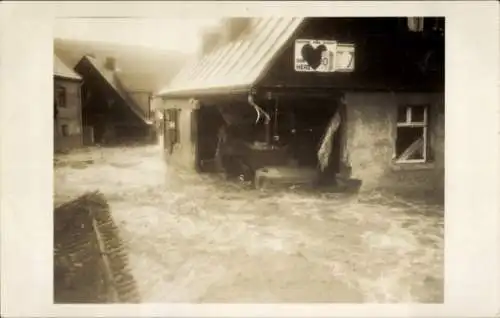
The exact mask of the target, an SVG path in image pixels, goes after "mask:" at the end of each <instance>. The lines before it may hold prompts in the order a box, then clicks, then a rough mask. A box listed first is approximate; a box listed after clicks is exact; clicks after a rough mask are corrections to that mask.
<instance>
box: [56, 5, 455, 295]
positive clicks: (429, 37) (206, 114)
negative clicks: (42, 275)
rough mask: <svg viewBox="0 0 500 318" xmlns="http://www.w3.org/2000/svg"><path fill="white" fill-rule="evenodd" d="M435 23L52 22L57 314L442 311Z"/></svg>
mask: <svg viewBox="0 0 500 318" xmlns="http://www.w3.org/2000/svg"><path fill="white" fill-rule="evenodd" d="M445 20H446V18H445V17H444V16H425V17H423V16H422V17H420V16H411V12H408V16H403V15H401V16H380V17H365V16H359V17H355V16H352V17H328V16H325V17H316V16H305V17H298V16H295V17H294V16H288V15H283V16H224V17H215V18H213V19H202V18H195V17H191V18H182V19H181V18H179V19H174V18H126V17H123V18H120V17H68V18H62V17H60V18H57V19H55V22H54V39H53V40H54V51H53V62H54V64H53V90H54V94H53V107H54V109H53V110H54V114H53V138H54V139H53V145H54V147H53V157H54V161H53V176H54V190H53V199H54V211H53V224H54V228H53V231H54V241H53V250H54V254H53V261H54V263H53V264H54V265H53V284H54V289H53V301H54V303H55V304H96V303H115V304H116V303H118V304H125V303H133V304H138V303H235V304H236V303H239V304H241V303H352V304H358V303H434V304H436V303H443V302H444V245H445V243H444V241H445V235H444V226H445V221H444V219H445V217H444V210H445V196H444V194H445V109H447V107H448V104H447V103H445V34H446V32H445Z"/></svg>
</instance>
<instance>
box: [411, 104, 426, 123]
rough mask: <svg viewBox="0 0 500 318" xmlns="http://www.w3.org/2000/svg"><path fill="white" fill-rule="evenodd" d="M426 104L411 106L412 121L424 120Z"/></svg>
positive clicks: (419, 121)
mask: <svg viewBox="0 0 500 318" xmlns="http://www.w3.org/2000/svg"><path fill="white" fill-rule="evenodd" d="M424 113H425V106H412V107H411V121H412V122H417V123H421V122H423V121H424Z"/></svg>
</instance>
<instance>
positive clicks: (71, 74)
mask: <svg viewBox="0 0 500 318" xmlns="http://www.w3.org/2000/svg"><path fill="white" fill-rule="evenodd" d="M54 76H59V77H64V78H69V79H75V80H80V79H82V77H81V76H80V75H78V74H77V73H76V72H75V71H73V70H72V69H70V68H69V67H68V66H67V65H66V64H64V62H63V61H62V60H61V59H60V58H59V57H58V56H57V55H55V54H54Z"/></svg>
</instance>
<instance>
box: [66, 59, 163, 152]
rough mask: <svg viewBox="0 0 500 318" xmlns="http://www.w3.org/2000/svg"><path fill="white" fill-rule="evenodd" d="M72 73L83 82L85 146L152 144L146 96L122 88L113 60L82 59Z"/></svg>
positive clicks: (151, 124)
mask: <svg viewBox="0 0 500 318" xmlns="http://www.w3.org/2000/svg"><path fill="white" fill-rule="evenodd" d="M75 70H76V71H77V72H78V73H79V74H81V76H82V78H83V79H84V84H83V86H82V94H83V107H82V109H83V110H82V112H83V126H84V130H85V137H86V142H87V143H97V144H102V145H118V144H127V143H136V142H138V143H150V142H154V140H155V129H154V125H153V120H151V116H152V115H151V114H150V113H151V111H150V105H151V103H150V98H149V95H148V93H146V98H144V96H143V95H144V92H141V94H139V95H137V94H135V95H133V94H132V93H131V92H130V91H129V90H128V89H127V88H126V87H125V86H124V85H123V83H122V81H121V80H120V78H119V76H118V73H119V69H118V68H117V65H116V61H115V59H114V58H111V57H109V58H106V59H98V58H95V57H92V56H84V57H82V59H81V60H80V61H79V62H78V63H77V65H76V66H75Z"/></svg>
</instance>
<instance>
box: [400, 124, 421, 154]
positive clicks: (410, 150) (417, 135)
mask: <svg viewBox="0 0 500 318" xmlns="http://www.w3.org/2000/svg"><path fill="white" fill-rule="evenodd" d="M423 137H424V129H423V128H422V127H398V130H397V138H396V156H397V158H398V159H400V160H416V159H424V138H423Z"/></svg>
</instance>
